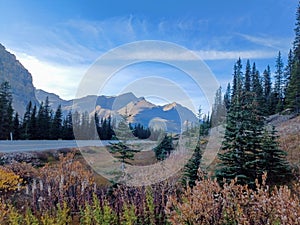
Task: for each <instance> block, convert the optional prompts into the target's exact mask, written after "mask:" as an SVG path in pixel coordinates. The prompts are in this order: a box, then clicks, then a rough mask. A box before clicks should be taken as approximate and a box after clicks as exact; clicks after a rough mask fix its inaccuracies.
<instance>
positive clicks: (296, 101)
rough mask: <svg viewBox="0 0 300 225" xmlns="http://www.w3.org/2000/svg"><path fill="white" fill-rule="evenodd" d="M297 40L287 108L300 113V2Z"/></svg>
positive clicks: (295, 41) (296, 29)
mask: <svg viewBox="0 0 300 225" xmlns="http://www.w3.org/2000/svg"><path fill="white" fill-rule="evenodd" d="M294 31H295V40H294V43H293V60H292V63H293V64H292V71H291V77H290V81H289V83H288V87H287V93H286V108H289V109H291V110H292V111H293V112H295V113H297V114H299V113H300V2H299V4H298V8H297V12H296V24H295V29H294Z"/></svg>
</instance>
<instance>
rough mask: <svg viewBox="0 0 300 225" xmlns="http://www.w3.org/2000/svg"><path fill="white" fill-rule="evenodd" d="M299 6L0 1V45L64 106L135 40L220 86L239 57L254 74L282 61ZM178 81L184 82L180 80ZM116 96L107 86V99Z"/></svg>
mask: <svg viewBox="0 0 300 225" xmlns="http://www.w3.org/2000/svg"><path fill="white" fill-rule="evenodd" d="M297 4H298V1H297V0H251V1H245V0H228V1H220V0H201V1H200V0H185V1H171V0H165V1H155V0H152V1H150V0H146V1H137V0H136V1H116V0H102V1H100V0H99V1H97V0H94V1H81V0H78V1H66V0H60V1H58V0H57V1H55V0H54V1H47V0H45V1H35V0H18V1H16V0H11V1H6V0H0V9H1V13H0V43H2V44H3V45H4V46H6V48H7V49H8V50H9V51H11V52H13V53H14V54H16V56H17V58H18V59H19V60H20V61H21V63H22V64H23V65H24V66H25V67H26V68H27V69H28V70H29V71H30V72H31V73H32V76H33V82H34V85H35V87H36V88H42V89H44V90H46V91H49V92H55V93H57V94H59V95H60V96H61V97H62V98H65V99H70V98H73V97H74V96H75V93H76V88H77V87H78V85H79V83H80V80H81V79H82V77H83V76H84V74H85V72H86V71H87V69H88V68H89V67H90V66H91V65H92V64H93V63H94V62H95V60H96V59H97V58H98V57H99V56H101V55H102V54H104V53H105V52H107V51H109V50H110V49H113V48H115V47H118V46H120V45H123V44H126V43H130V42H133V41H141V40H162V41H168V42H172V43H175V44H178V45H181V46H183V47H185V48H187V49H190V50H191V51H193V52H195V54H197V55H199V56H200V57H201V58H202V59H203V60H204V62H205V63H206V64H207V65H208V66H209V68H210V69H211V71H212V72H213V74H214V75H215V76H216V78H217V80H218V81H219V83H220V84H221V85H222V86H225V85H226V84H227V82H229V81H230V80H231V74H232V68H233V63H234V62H235V61H236V59H237V58H238V57H241V58H242V59H243V60H244V61H245V60H246V59H248V58H249V59H250V60H251V61H252V62H253V61H255V62H256V64H257V66H258V68H259V69H260V70H263V69H264V68H265V67H266V66H267V65H268V64H269V65H270V66H271V68H274V62H275V57H276V55H277V53H278V51H281V52H282V54H283V57H286V55H287V53H288V51H289V48H291V44H292V41H293V38H294V31H293V29H294V24H295V12H296V7H297ZM152 66H153V68H152V69H153V75H155V76H160V75H161V74H160V73H162V74H165V75H164V76H168V75H169V76H170V77H171V76H174V74H176V72H175V71H171V70H170V68H167V67H166V66H161V65H157V64H153V65H152ZM154 67H155V68H154ZM164 68H165V70H164ZM145 70H148V71H149V64H145V65H144V66H143V65H139V66H135V67H133V68H131V69H130V68H129V69H126V70H124V71H123V73H122V71H121V72H119V74H118V76H119V79H124V80H126V79H128V77H130V76H133V77H134V76H137V75H136V74H138V73H139V74H140V73H143V71H145ZM273 70H274V69H273ZM129 71H130V73H129ZM168 71H169V73H168ZM177 72H178V71H177ZM148 74H149V73H148ZM166 74H167V75H166ZM125 77H126V79H125ZM175 77H176V75H175ZM177 77H180V76H177ZM178 82H179V83H184V82H183V80H180V78H178ZM122 85H125V86H126V84H125V83H123V84H122ZM125 89H126V88H125ZM187 89H188V90H190V91H191V95H193V96H192V98H193V99H195V105H200V104H203V102H201V100H200V98H199V96H197V94H193V93H192V92H193V91H192V89H193V88H192V86H191V87H190V88H187ZM166 91H167V90H166ZM117 92H118V90H117V89H115V88H114V86H113V85H111V86H110V88H107V90H106V93H105V94H117ZM194 92H195V91H194Z"/></svg>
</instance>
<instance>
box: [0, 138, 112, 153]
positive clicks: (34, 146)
mask: <svg viewBox="0 0 300 225" xmlns="http://www.w3.org/2000/svg"><path fill="white" fill-rule="evenodd" d="M109 142H110V141H99V140H80V141H78V140H77V141H75V140H72V141H67V140H41V141H31V140H30V141H29V140H26V141H23V140H20V141H0V152H2V153H5V152H28V151H41V150H52V149H61V148H76V147H85V146H105V145H108V144H109Z"/></svg>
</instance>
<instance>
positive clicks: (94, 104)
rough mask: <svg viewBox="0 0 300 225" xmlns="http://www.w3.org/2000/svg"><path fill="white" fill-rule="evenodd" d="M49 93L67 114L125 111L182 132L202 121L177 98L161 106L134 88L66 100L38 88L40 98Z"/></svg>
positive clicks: (135, 121)
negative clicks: (190, 125) (126, 91)
mask: <svg viewBox="0 0 300 225" xmlns="http://www.w3.org/2000/svg"><path fill="white" fill-rule="evenodd" d="M46 97H48V100H49V104H50V106H51V108H52V109H53V110H55V109H56V108H57V107H58V106H59V105H61V107H62V111H63V114H64V115H66V114H67V113H68V112H69V111H70V110H72V111H78V112H85V111H87V112H88V113H89V114H90V115H91V116H92V115H94V113H97V115H98V116H99V117H100V118H107V117H109V116H112V117H114V118H117V119H118V118H120V116H121V115H127V116H128V121H129V122H131V123H133V124H138V123H139V124H142V125H143V126H146V127H148V126H151V127H155V128H157V129H159V128H160V129H165V130H168V131H170V132H180V131H181V130H183V129H184V128H185V127H186V125H187V124H191V123H193V124H195V123H197V121H198V120H197V118H196V116H195V114H194V113H193V112H192V111H191V110H189V109H188V108H186V107H184V106H182V105H180V104H178V103H176V102H173V103H170V104H166V105H163V106H159V105H155V104H153V103H151V102H149V101H147V100H146V99H145V98H143V97H139V98H138V97H136V96H135V95H134V94H133V93H131V92H129V93H124V94H121V95H119V96H104V95H101V96H96V95H89V96H86V97H83V98H79V99H74V100H63V99H61V98H60V97H59V96H58V95H56V94H53V93H48V92H45V91H43V90H40V89H38V90H36V98H37V100H38V101H39V102H42V101H45V99H46Z"/></svg>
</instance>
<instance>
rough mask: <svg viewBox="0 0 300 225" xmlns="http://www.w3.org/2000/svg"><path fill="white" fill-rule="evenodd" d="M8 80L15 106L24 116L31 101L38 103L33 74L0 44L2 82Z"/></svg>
mask: <svg viewBox="0 0 300 225" xmlns="http://www.w3.org/2000/svg"><path fill="white" fill-rule="evenodd" d="M3 81H8V82H9V83H10V86H11V90H12V95H13V108H14V110H15V111H17V112H18V113H19V114H20V115H21V116H23V114H24V111H25V108H26V105H27V104H28V102H29V101H32V102H33V104H38V101H37V99H36V97H35V88H34V86H33V84H32V76H31V74H30V73H29V72H28V70H27V69H25V68H24V66H23V65H22V64H21V63H20V62H19V61H18V60H17V59H16V57H15V55H13V54H11V53H9V52H8V51H7V50H6V49H5V47H4V46H3V45H1V44H0V82H3Z"/></svg>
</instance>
